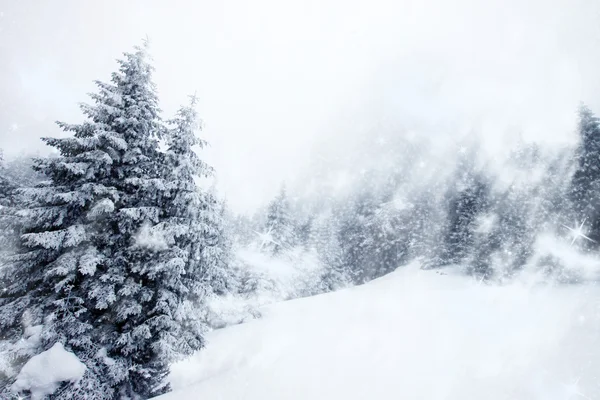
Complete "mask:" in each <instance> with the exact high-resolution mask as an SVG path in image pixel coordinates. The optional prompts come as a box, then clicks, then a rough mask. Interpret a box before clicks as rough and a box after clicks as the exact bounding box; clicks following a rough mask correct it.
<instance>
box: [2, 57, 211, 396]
mask: <svg viewBox="0 0 600 400" xmlns="http://www.w3.org/2000/svg"><path fill="white" fill-rule="evenodd" d="M152 70H153V68H152V66H151V65H150V64H149V62H148V55H147V51H146V47H143V48H136V50H135V52H133V53H125V58H124V59H123V60H120V61H119V71H118V72H115V73H113V75H112V79H111V82H110V83H103V82H96V83H97V86H98V89H99V90H98V93H95V94H92V95H91V97H92V99H93V100H94V104H93V105H83V106H82V111H83V113H84V115H85V116H86V117H87V120H86V121H85V122H83V123H81V124H74V125H71V124H66V123H59V125H60V126H61V127H62V128H63V129H64V130H65V131H69V132H73V133H74V135H73V137H69V138H60V139H54V138H46V139H44V140H45V142H46V143H47V144H48V145H50V146H52V147H55V148H57V149H58V150H59V152H60V157H57V158H51V159H39V160H37V161H36V165H35V168H36V170H38V171H39V172H41V173H43V174H44V175H45V176H46V177H47V179H48V181H47V182H46V183H44V184H41V185H39V186H38V187H36V188H33V189H25V190H22V194H23V195H24V196H25V197H26V198H27V201H28V204H32V206H30V207H28V208H27V209H26V210H23V212H22V214H23V215H24V216H26V217H27V220H26V223H25V227H24V234H23V235H22V236H21V240H20V243H19V249H18V251H17V253H16V254H15V255H14V256H11V257H10V258H7V259H5V260H4V266H3V268H2V280H3V283H4V287H5V288H6V290H5V291H4V293H2V296H1V298H0V333H1V334H2V336H3V337H4V338H7V339H12V340H15V339H18V338H19V337H20V336H21V331H22V327H21V323H22V321H23V320H24V317H25V316H27V318H26V319H27V320H28V321H29V322H28V326H39V325H42V332H41V336H40V337H41V339H42V340H41V342H40V344H39V346H38V348H36V349H35V350H33V351H32V352H39V351H41V350H44V349H47V348H49V347H51V346H52V345H53V344H54V343H55V342H61V343H62V344H63V345H64V346H65V347H66V348H68V349H70V350H71V351H73V352H74V353H75V354H76V355H77V356H78V357H79V358H80V359H81V360H82V361H83V362H84V363H85V364H86V366H87V367H88V369H87V372H86V374H85V376H84V378H83V379H82V380H81V381H80V382H79V383H77V384H72V385H70V386H69V387H67V388H65V390H62V391H61V392H60V393H59V394H57V397H56V398H61V399H63V398H64V399H68V398H77V396H80V397H81V396H82V393H85V396H86V398H90V399H121V398H148V397H152V396H155V395H158V394H161V393H164V392H166V391H168V386H167V385H165V384H164V378H165V376H166V374H167V373H168V365H169V363H170V362H171V361H172V359H173V358H175V357H176V356H177V355H178V354H180V353H184V354H189V353H190V352H192V351H194V350H195V349H197V348H200V347H201V346H202V338H201V332H202V331H201V329H200V328H201V327H200V326H199V325H198V322H197V321H196V320H194V319H193V318H192V319H190V318H189V314H188V311H189V308H190V307H191V306H190V305H189V303H190V302H191V301H192V300H195V299H196V298H197V296H199V295H200V294H201V293H202V290H203V287H202V284H201V282H200V281H201V280H202V278H203V275H202V274H203V272H204V267H203V266H201V265H199V263H197V262H196V261H198V260H202V261H205V259H204V258H203V253H204V252H205V247H204V246H205V244H206V241H205V240H204V235H205V234H206V235H211V234H212V231H211V230H210V229H209V228H206V227H205V226H203V225H200V227H198V226H197V225H196V224H195V222H189V221H185V219H186V218H187V217H188V214H186V213H192V215H194V212H193V211H191V208H192V207H193V206H196V205H200V211H198V212H197V213H198V214H199V218H200V219H201V220H202V219H203V218H207V216H206V215H203V212H205V211H206V210H202V206H203V205H204V204H205V203H204V202H203V201H201V196H199V197H198V198H195V197H194V196H195V192H194V188H193V187H192V184H191V183H190V175H191V172H190V171H191V170H192V169H193V168H195V167H196V166H198V165H199V162H197V160H196V159H194V158H193V157H192V156H191V154H190V153H188V152H187V148H188V146H191V145H192V144H191V143H192V142H193V141H194V139H192V138H190V137H189V136H188V133H189V132H188V131H187V128H188V126H187V125H185V124H186V123H187V122H184V121H188V119H186V118H188V116H186V115H182V114H180V115H179V118H180V119H179V120H178V121H179V122H181V124H180V125H177V123H176V124H175V125H176V127H175V128H174V130H172V131H171V135H170V137H169V138H168V139H167V140H168V141H169V146H170V148H169V152H168V153H166V154H165V153H163V152H161V151H160V150H159V145H158V139H159V137H161V136H162V135H163V134H164V132H165V127H164V125H163V124H162V122H161V120H160V117H159V108H158V99H157V96H156V91H155V88H154V84H153V83H152V80H151V77H152ZM190 120H191V118H190ZM191 124H192V123H191V122H190V125H191ZM174 165H175V166H174ZM190 199H191V200H192V204H184V203H186V201H188V200H190ZM194 202H195V203H194ZM200 237H202V240H198V241H196V239H197V238H200ZM26 310H27V315H26V313H25V311H26Z"/></svg>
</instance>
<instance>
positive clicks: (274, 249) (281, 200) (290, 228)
mask: <svg viewBox="0 0 600 400" xmlns="http://www.w3.org/2000/svg"><path fill="white" fill-rule="evenodd" d="M265 229H266V234H267V235H268V236H269V240H268V241H267V243H265V247H266V248H267V250H268V251H270V252H271V253H272V254H273V255H276V254H279V253H281V252H282V251H284V250H288V249H290V248H291V247H293V246H294V245H295V244H296V237H295V232H296V228H295V221H294V219H293V217H292V214H291V209H290V202H289V199H288V195H287V192H286V190H285V187H282V188H281V190H280V192H279V195H277V197H276V198H275V199H273V201H272V202H271V203H270V204H269V207H268V209H267V221H266V225H265Z"/></svg>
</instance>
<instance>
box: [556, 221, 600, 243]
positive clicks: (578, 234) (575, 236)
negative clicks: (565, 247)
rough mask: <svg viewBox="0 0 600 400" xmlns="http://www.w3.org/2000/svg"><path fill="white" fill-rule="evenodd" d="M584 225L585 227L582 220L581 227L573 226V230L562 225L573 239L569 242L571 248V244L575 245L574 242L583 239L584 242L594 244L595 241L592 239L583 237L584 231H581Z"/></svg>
mask: <svg viewBox="0 0 600 400" xmlns="http://www.w3.org/2000/svg"><path fill="white" fill-rule="evenodd" d="M584 225H585V219H584V220H583V222H581V225H579V227H577V225H575V227H574V228H571V227H569V226H566V225H563V226H564V227H565V228H567V229H568V230H569V231H570V233H571V236H572V237H573V240H571V246H573V244H575V242H576V241H577V239H579V238H584V239H585V240H588V241H590V242H593V243H596V241H595V240H594V239H591V238H589V237H587V236H586V235H585V233H584V232H585V231H584V229H583V227H584Z"/></svg>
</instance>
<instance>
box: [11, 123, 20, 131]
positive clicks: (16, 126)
mask: <svg viewBox="0 0 600 400" xmlns="http://www.w3.org/2000/svg"><path fill="white" fill-rule="evenodd" d="M10 130H11V132H15V131H17V130H19V124H17V123H16V122H13V123H12V124H11V125H10Z"/></svg>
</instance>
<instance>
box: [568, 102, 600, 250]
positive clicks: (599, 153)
mask: <svg viewBox="0 0 600 400" xmlns="http://www.w3.org/2000/svg"><path fill="white" fill-rule="evenodd" d="M579 135H580V140H581V141H580V145H579V148H578V150H577V155H576V164H577V165H576V170H575V173H574V175H573V179H572V181H571V193H570V199H571V201H572V204H573V206H572V208H573V212H574V219H576V220H577V221H580V222H581V221H584V220H585V221H586V224H585V225H586V226H588V227H589V228H590V230H589V232H588V236H589V237H590V238H591V239H593V240H595V241H596V242H600V120H599V119H598V117H596V116H595V115H594V113H592V111H591V110H590V109H589V108H588V107H587V106H585V105H582V106H581V107H580V109H579ZM586 243H587V244H588V245H589V244H590V242H588V241H586Z"/></svg>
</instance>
